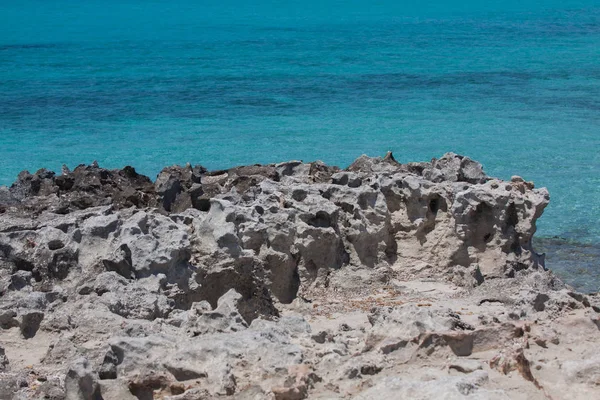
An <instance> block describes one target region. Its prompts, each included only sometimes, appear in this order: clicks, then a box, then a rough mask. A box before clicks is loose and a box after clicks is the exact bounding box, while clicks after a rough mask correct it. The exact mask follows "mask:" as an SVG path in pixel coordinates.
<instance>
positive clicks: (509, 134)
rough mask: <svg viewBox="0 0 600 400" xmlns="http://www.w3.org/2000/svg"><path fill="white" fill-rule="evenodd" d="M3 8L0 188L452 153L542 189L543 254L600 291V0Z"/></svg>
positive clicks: (61, 2)
mask: <svg viewBox="0 0 600 400" xmlns="http://www.w3.org/2000/svg"><path fill="white" fill-rule="evenodd" d="M403 3H404V2H393V1H389V0H382V1H379V2H377V3H375V4H367V3H365V2H358V1H348V2H341V1H333V0H323V1H319V2H317V1H312V0H311V1H303V2H276V1H264V0H263V1H258V2H252V4H249V2H241V1H239V0H236V1H234V0H224V1H219V2H216V1H202V2H193V1H189V0H186V1H175V2H166V1H150V2H145V1H140V0H128V1H124V2H121V1H120V2H117V1H114V0H108V1H104V2H100V1H95V0H92V1H86V2H73V1H68V0H57V1H52V2H48V1H34V0H24V1H20V2H14V1H11V2H5V4H3V5H2V6H1V7H0V9H1V11H2V12H0V149H1V150H0V185H10V184H11V183H12V182H13V181H14V180H15V179H16V176H17V174H18V173H19V172H20V171H21V170H30V171H31V172H34V171H36V170H38V169H40V168H48V169H52V170H55V171H60V168H61V166H62V165H63V164H66V165H68V166H69V167H75V166H76V165H78V164H90V163H91V162H92V161H98V163H99V164H100V165H101V166H102V167H106V168H122V167H123V166H125V165H132V166H134V167H135V168H136V169H137V170H138V172H140V173H143V174H145V175H148V176H150V177H151V178H154V177H155V176H156V174H157V173H158V172H159V171H160V170H161V169H162V168H163V167H165V166H167V165H173V164H181V165H183V164H185V163H188V162H189V163H191V164H201V165H203V166H205V167H207V168H209V169H221V168H227V167H232V166H235V165H245V164H256V163H263V164H265V163H274V162H282V161H287V160H292V159H301V160H304V161H313V160H322V161H323V162H326V163H327V164H332V165H339V166H340V167H346V166H347V165H349V164H350V163H351V162H352V161H353V160H354V159H355V158H357V157H358V156H360V155H361V154H367V155H370V156H383V155H384V154H385V152H386V151H389V150H391V151H393V152H394V155H395V156H396V158H397V159H398V160H399V161H400V162H409V161H428V160H430V159H431V158H433V157H440V156H442V155H443V154H444V153H446V152H454V153H459V154H462V155H465V156H468V157H470V158H472V159H474V160H477V161H479V162H481V163H482V165H483V166H484V169H485V171H486V173H487V174H488V175H490V176H494V177H499V178H502V179H510V177H511V176H512V175H519V176H522V177H523V178H524V179H526V180H528V181H530V180H531V181H534V182H535V184H536V186H537V187H547V188H548V190H549V191H550V195H551V203H550V205H549V206H548V208H547V209H546V211H545V212H544V215H543V216H542V218H541V219H540V220H539V224H538V233H537V235H536V237H537V238H538V239H537V241H536V248H537V249H538V250H539V251H545V252H547V267H549V268H550V269H552V270H554V271H555V272H556V273H557V274H558V275H559V276H560V277H562V278H563V279H565V280H566V281H567V282H568V283H570V284H572V285H574V286H575V287H576V288H578V289H579V290H582V291H597V290H598V288H599V287H600V224H599V223H598V219H599V217H600V151H599V150H600V64H599V63H598V60H600V5H599V4H598V3H597V1H586V0H567V1H561V2H559V1H548V2H545V3H544V4H543V5H540V4H538V2H534V1H530V0H524V1H519V2H517V1H507V2H491V3H488V4H480V3H479V2H472V1H467V2H462V3H460V4H458V3H457V2H448V1H439V0H438V1H432V2H429V3H427V4H426V5H408V4H403Z"/></svg>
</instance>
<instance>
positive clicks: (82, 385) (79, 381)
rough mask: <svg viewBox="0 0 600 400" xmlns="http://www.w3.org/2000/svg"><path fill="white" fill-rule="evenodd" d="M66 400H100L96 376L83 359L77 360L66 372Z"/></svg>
mask: <svg viewBox="0 0 600 400" xmlns="http://www.w3.org/2000/svg"><path fill="white" fill-rule="evenodd" d="M65 395H66V397H65V398H66V400H100V399H102V394H101V393H100V387H99V386H98V375H97V374H96V373H95V372H94V371H93V370H92V367H91V365H90V364H89V362H88V360H87V359H85V358H79V359H77V360H76V361H75V362H74V363H73V364H72V365H71V366H70V367H69V370H68V371H67V375H66V378H65Z"/></svg>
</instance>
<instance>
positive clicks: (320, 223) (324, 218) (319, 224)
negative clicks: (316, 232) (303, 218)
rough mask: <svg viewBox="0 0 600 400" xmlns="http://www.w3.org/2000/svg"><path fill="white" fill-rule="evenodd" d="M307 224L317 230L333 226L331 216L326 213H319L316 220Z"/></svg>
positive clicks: (310, 220) (313, 219)
mask: <svg viewBox="0 0 600 400" xmlns="http://www.w3.org/2000/svg"><path fill="white" fill-rule="evenodd" d="M307 224H309V225H310V226H314V227H315V228H330V227H331V225H332V221H331V216H330V215H329V214H327V213H326V212H325V211H317V214H316V215H315V216H314V218H311V219H309V220H308V222H307Z"/></svg>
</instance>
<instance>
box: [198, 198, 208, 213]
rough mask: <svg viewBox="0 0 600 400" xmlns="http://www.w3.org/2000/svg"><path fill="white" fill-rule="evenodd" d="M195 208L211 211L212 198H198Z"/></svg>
mask: <svg viewBox="0 0 600 400" xmlns="http://www.w3.org/2000/svg"><path fill="white" fill-rule="evenodd" d="M194 203H195V204H194V208H195V209H197V210H200V211H203V212H208V211H210V199H197V200H196V201H195V202H194Z"/></svg>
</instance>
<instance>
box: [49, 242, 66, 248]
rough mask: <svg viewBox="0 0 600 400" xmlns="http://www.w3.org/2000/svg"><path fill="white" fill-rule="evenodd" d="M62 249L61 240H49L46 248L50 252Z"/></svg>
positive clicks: (63, 245)
mask: <svg viewBox="0 0 600 400" xmlns="http://www.w3.org/2000/svg"><path fill="white" fill-rule="evenodd" d="M63 247H65V244H64V243H63V242H62V240H51V241H49V242H48V248H49V249H50V250H59V249H62V248H63Z"/></svg>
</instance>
